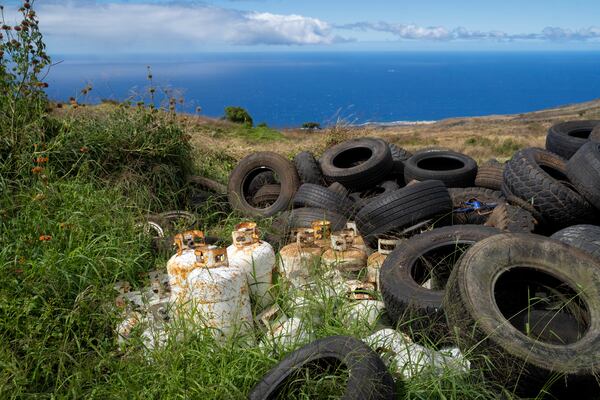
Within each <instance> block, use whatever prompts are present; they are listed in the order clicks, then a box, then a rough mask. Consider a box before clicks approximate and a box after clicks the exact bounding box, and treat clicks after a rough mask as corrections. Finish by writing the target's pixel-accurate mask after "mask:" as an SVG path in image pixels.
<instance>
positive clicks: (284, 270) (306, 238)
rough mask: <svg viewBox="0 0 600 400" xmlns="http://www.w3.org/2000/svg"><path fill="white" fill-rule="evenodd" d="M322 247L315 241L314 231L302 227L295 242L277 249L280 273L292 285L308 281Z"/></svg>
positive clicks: (298, 285)
mask: <svg viewBox="0 0 600 400" xmlns="http://www.w3.org/2000/svg"><path fill="white" fill-rule="evenodd" d="M322 253H323V249H322V248H321V247H319V246H318V245H317V244H316V243H315V232H314V230H312V229H304V230H302V231H299V232H298V235H297V238H296V243H292V244H288V245H287V246H285V247H284V248H282V249H281V250H280V251H279V256H280V258H279V267H280V271H281V274H282V275H283V276H284V277H285V278H286V279H287V280H288V282H290V283H291V285H292V286H293V287H296V288H300V287H302V286H305V285H307V284H308V283H309V282H310V275H311V270H312V268H313V267H314V266H316V265H318V264H319V261H320V257H321V254H322Z"/></svg>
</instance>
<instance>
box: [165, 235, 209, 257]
mask: <svg viewBox="0 0 600 400" xmlns="http://www.w3.org/2000/svg"><path fill="white" fill-rule="evenodd" d="M173 243H174V244H175V245H176V246H177V255H178V256H180V255H181V253H183V250H187V249H194V248H196V247H197V246H204V245H206V242H205V241H204V232H202V231H187V232H183V233H179V234H177V235H175V238H174V239H173Z"/></svg>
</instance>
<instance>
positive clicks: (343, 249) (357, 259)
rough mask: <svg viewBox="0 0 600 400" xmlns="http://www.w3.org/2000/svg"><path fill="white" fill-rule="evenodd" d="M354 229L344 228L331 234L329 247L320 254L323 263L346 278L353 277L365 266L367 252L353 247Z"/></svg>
mask: <svg viewBox="0 0 600 400" xmlns="http://www.w3.org/2000/svg"><path fill="white" fill-rule="evenodd" d="M355 237H356V236H355V235H354V231H352V230H351V229H344V230H342V231H340V232H336V233H334V234H332V235H331V248H330V249H329V250H327V251H325V253H323V255H322V256H321V258H322V260H323V264H325V266H326V267H328V268H335V269H337V270H338V271H340V272H341V273H342V275H343V276H344V277H346V278H350V279H355V278H357V277H358V276H359V275H360V273H361V272H362V271H363V270H364V268H365V267H366V266H367V253H366V252H365V251H364V250H363V249H360V248H357V247H354V240H355Z"/></svg>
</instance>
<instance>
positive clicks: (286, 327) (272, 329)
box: [256, 305, 308, 347]
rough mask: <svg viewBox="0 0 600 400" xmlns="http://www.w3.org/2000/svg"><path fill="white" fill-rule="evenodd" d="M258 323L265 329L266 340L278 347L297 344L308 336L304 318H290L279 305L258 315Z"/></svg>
mask: <svg viewBox="0 0 600 400" xmlns="http://www.w3.org/2000/svg"><path fill="white" fill-rule="evenodd" d="M256 323H257V325H258V326H259V327H260V328H261V330H262V331H263V333H264V335H265V336H264V338H265V340H266V341H267V342H270V343H272V344H273V345H275V346H276V347H288V346H293V345H297V344H298V343H299V342H301V341H305V340H306V338H307V337H308V333H307V332H306V329H305V324H304V323H303V321H302V319H300V318H297V317H292V318H288V317H287V316H286V315H285V313H284V312H283V311H282V310H281V308H280V307H279V306H278V305H274V306H271V307H270V308H268V309H266V310H265V311H263V312H262V313H261V314H260V315H258V316H257V317H256Z"/></svg>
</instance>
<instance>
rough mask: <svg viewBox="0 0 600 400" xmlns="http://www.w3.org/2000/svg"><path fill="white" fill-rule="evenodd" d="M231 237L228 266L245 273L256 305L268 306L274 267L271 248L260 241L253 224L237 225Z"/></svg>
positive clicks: (274, 261) (270, 297)
mask: <svg viewBox="0 0 600 400" xmlns="http://www.w3.org/2000/svg"><path fill="white" fill-rule="evenodd" d="M231 236H232V238H233V244H232V245H231V246H229V247H228V248H227V257H228V259H229V265H230V266H231V267H237V268H240V269H241V270H243V271H244V272H245V273H246V278H247V280H248V284H249V287H250V294H251V295H252V297H253V298H254V299H255V300H256V303H257V305H259V306H260V307H266V306H268V305H269V304H271V303H272V302H273V298H272V296H271V294H270V292H269V290H270V289H271V286H272V283H273V269H274V268H275V265H276V259H275V251H274V250H273V247H272V246H271V245H270V244H269V243H267V242H265V241H262V240H260V233H259V231H258V228H257V227H256V224H255V223H254V222H246V223H242V224H239V225H238V226H236V229H235V230H234V231H233V232H232V233H231Z"/></svg>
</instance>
